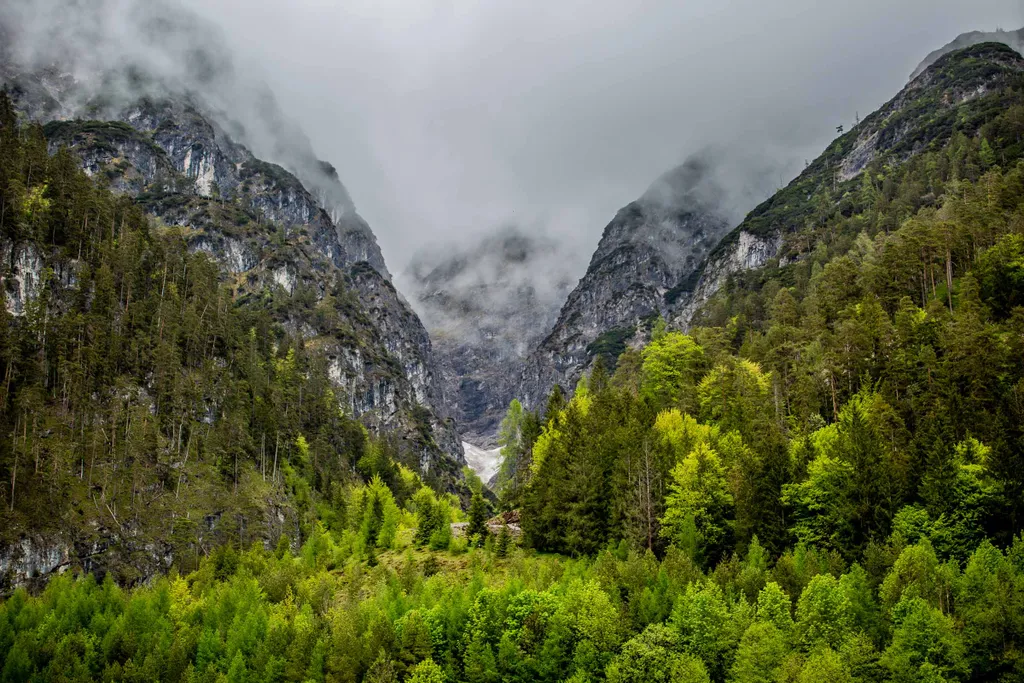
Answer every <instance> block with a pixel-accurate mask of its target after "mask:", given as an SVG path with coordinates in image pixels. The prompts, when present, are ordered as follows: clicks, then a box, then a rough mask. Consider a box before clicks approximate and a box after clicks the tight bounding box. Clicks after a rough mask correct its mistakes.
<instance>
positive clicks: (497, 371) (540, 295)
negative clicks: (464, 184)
mask: <svg viewBox="0 0 1024 683" xmlns="http://www.w3.org/2000/svg"><path fill="white" fill-rule="evenodd" d="M572 258H573V256H572V255H570V254H568V253H567V252H566V249H565V247H564V245H561V244H559V243H557V242H554V241H553V240H550V239H547V238H543V237H538V236H533V235H528V234H525V233H524V232H522V231H520V230H517V229H506V230H503V231H501V232H499V233H497V234H494V235H491V236H488V237H486V238H485V239H483V240H482V241H481V242H480V243H478V244H475V245H473V246H471V247H468V248H465V247H463V248H454V247H453V248H447V249H445V250H444V253H439V254H423V255H420V256H419V257H418V258H417V260H415V261H414V262H413V263H412V264H411V266H410V267H409V269H408V270H407V272H406V273H404V274H403V276H402V278H401V280H402V282H403V284H407V289H408V291H410V292H411V293H412V297H413V301H414V305H415V306H416V308H417V309H418V310H419V311H420V313H421V315H422V317H423V320H424V323H425V324H426V326H427V328H428V329H429V330H430V334H431V338H432V339H433V344H434V352H435V357H436V358H437V361H438V365H439V367H440V369H441V384H442V389H441V390H442V395H443V397H444V402H445V404H447V405H450V406H453V407H454V410H455V412H454V415H453V416H454V418H455V420H456V422H457V424H458V426H459V430H460V432H461V434H462V436H463V438H464V439H465V440H466V441H468V442H470V443H472V444H475V445H477V446H480V447H483V448H489V447H492V446H493V445H494V443H495V437H496V435H497V431H498V425H499V424H500V422H501V419H502V417H504V414H505V411H506V410H507V409H508V405H509V403H510V402H511V401H512V399H513V398H516V397H517V395H518V393H517V392H518V388H519V374H520V371H521V368H522V364H523V362H524V360H525V358H526V356H527V354H528V353H529V351H530V350H531V349H532V348H534V347H535V346H536V345H537V343H538V342H539V341H540V340H541V338H542V337H543V336H544V334H545V333H546V331H547V330H548V329H550V327H551V325H552V323H553V322H554V321H555V318H556V317H557V315H558V307H559V305H560V304H561V302H562V301H564V300H565V296H566V294H567V293H568V291H569V288H570V287H571V281H570V279H569V276H568V275H567V274H566V273H567V271H568V270H569V264H570V263H571V262H572Z"/></svg>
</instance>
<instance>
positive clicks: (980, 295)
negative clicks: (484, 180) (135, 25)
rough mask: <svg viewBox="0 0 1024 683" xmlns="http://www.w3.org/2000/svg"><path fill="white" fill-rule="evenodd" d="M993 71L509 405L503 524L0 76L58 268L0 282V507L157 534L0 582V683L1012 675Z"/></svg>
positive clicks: (1009, 316) (1016, 351) (804, 681)
mask: <svg viewBox="0 0 1024 683" xmlns="http://www.w3.org/2000/svg"><path fill="white" fill-rule="evenodd" d="M966 63H968V64H970V58H968V59H967V62H966ZM996 95H997V97H996V99H994V100H993V101H996V102H998V106H994V107H991V108H989V109H987V110H986V111H985V113H984V118H983V119H978V118H974V119H971V120H964V119H963V118H961V119H960V120H955V119H954V120H953V121H952V122H950V121H947V120H945V119H944V120H942V121H939V122H938V123H937V124H936V125H941V126H947V125H948V126H949V127H950V130H949V135H948V136H946V137H943V138H942V139H943V143H942V144H938V145H932V146H930V147H928V148H927V149H924V150H921V151H919V153H916V154H913V155H909V156H908V155H906V154H904V153H903V152H902V151H900V152H899V153H895V152H894V153H893V154H892V155H891V156H890V157H888V158H879V159H875V160H874V161H873V162H872V163H871V164H869V165H868V167H867V169H866V170H865V171H863V172H862V173H860V174H859V175H858V176H856V177H855V178H853V179H850V180H847V181H844V182H838V180H836V179H835V177H834V172H833V174H831V175H830V176H829V177H827V179H823V180H821V181H820V182H819V184H818V185H817V186H816V187H813V188H810V191H807V188H802V189H801V191H800V192H798V193H794V197H796V198H795V199H793V200H792V201H788V200H787V201H786V202H785V203H780V204H778V205H777V206H776V207H775V208H774V209H773V210H774V211H777V212H780V211H791V212H792V220H789V221H788V222H789V224H790V225H792V226H793V227H792V230H791V231H790V232H789V233H788V234H787V235H786V242H787V249H786V250H785V252H784V257H783V258H779V259H776V260H774V261H773V262H771V263H770V264H769V265H768V266H767V267H765V268H761V269H757V270H754V271H749V272H746V273H741V274H738V275H736V276H734V277H732V278H731V279H730V280H729V282H728V283H727V284H726V286H725V287H724V288H723V289H722V290H721V291H720V292H719V293H718V294H717V295H716V296H715V297H714V298H713V299H712V300H711V301H710V302H709V304H708V305H707V306H706V307H705V308H704V310H703V311H702V313H701V315H700V316H699V318H698V320H697V324H696V325H695V326H694V327H692V328H691V329H690V330H688V331H686V332H685V333H684V332H683V331H680V330H672V329H669V328H668V327H667V326H666V324H665V323H664V322H663V321H660V320H652V322H651V330H650V342H649V343H648V344H646V345H645V346H644V347H643V348H637V349H627V350H626V351H625V352H624V353H623V354H622V355H621V356H620V357H618V358H617V359H614V364H613V367H606V366H605V364H604V363H603V362H601V361H598V362H597V363H596V364H595V366H594V367H593V369H592V371H591V372H590V373H589V376H588V377H587V378H586V380H585V381H583V382H581V383H580V384H579V386H577V387H575V388H573V389H572V390H569V391H565V392H563V391H562V390H561V389H559V388H557V387H556V389H555V390H554V391H553V392H552V394H551V396H550V398H549V399H548V401H547V405H546V406H545V407H544V409H543V410H539V411H531V410H527V409H525V408H524V407H523V406H521V405H520V404H519V403H518V402H513V404H512V406H511V407H510V409H509V412H508V415H507V417H506V419H505V421H504V423H503V424H502V430H501V435H500V437H501V442H502V453H503V456H504V463H503V466H502V471H501V473H500V475H499V481H498V491H497V506H498V507H499V508H500V509H501V510H503V511H513V510H515V511H518V515H519V518H520V519H521V525H522V536H521V537H520V538H513V537H512V535H511V534H510V532H509V529H508V527H502V529H501V531H500V532H499V533H498V534H492V533H490V531H489V530H488V526H487V524H486V519H487V517H488V516H489V515H490V511H489V510H488V503H487V502H486V501H485V498H484V495H483V494H484V491H483V488H482V486H481V484H480V482H479V481H473V480H472V477H470V488H471V489H472V490H473V495H472V502H471V504H470V505H469V506H468V507H469V510H468V514H465V513H463V512H462V510H461V509H460V508H461V505H460V500H459V499H458V498H456V497H455V496H453V495H451V494H448V493H444V492H439V491H436V490H434V489H432V488H431V487H430V486H427V485H425V483H424V482H423V481H422V480H421V479H420V477H419V476H418V475H416V474H414V471H413V468H412V467H411V466H410V465H411V463H408V462H404V460H403V457H404V456H403V455H402V451H401V449H400V448H398V447H396V446H395V445H394V444H391V443H389V442H388V441H387V440H382V439H377V438H371V437H369V436H368V435H367V433H366V431H365V430H364V429H363V427H362V426H361V425H359V424H358V423H356V422H355V421H353V420H351V419H350V418H348V417H346V416H345V415H344V414H342V413H341V412H340V411H339V410H338V407H337V405H338V402H337V401H336V400H335V399H334V398H333V396H332V394H331V389H330V383H329V380H328V378H327V376H326V372H325V370H324V369H323V368H320V367H317V365H316V363H315V362H313V361H311V360H310V356H308V355H307V354H306V353H305V352H304V349H303V347H302V343H301V340H297V339H295V340H293V339H291V338H289V337H288V335H286V334H285V333H284V332H283V331H282V330H281V329H280V328H279V327H277V326H275V325H274V324H273V322H272V320H271V318H270V316H269V315H268V314H267V312H266V308H267V304H269V305H273V302H259V303H253V302H246V303H241V302H237V301H235V300H234V298H233V297H232V292H231V289H230V283H224V282H222V281H221V280H220V279H219V275H218V273H217V270H216V267H215V266H214V265H212V264H211V263H210V262H209V261H208V260H207V259H206V257H205V256H203V255H201V254H190V253H189V252H188V250H187V249H186V247H185V245H184V242H183V240H182V239H181V236H180V234H176V232H175V230H174V229H170V228H167V227H165V226H160V225H156V224H152V223H150V222H149V221H148V220H147V219H146V218H145V216H144V214H143V213H142V212H141V211H140V210H139V209H138V208H137V207H136V206H135V205H133V204H132V202H130V201H129V200H126V199H121V198H117V197H115V196H113V195H111V194H110V193H109V192H108V191H107V190H105V189H103V187H102V179H100V180H99V182H97V181H96V180H90V179H89V178H87V177H86V176H85V175H84V174H83V173H82V172H81V171H80V170H79V168H78V165H77V163H76V161H75V160H74V158H73V157H72V156H71V155H70V154H68V153H67V152H65V151H59V152H57V153H56V154H55V155H53V156H49V155H48V154H47V145H46V141H45V138H44V135H43V131H42V130H41V129H40V128H38V127H33V126H22V125H19V124H18V123H17V121H16V118H15V116H14V114H13V112H12V111H11V109H10V106H9V103H7V102H6V100H4V99H0V200H2V205H0V228H2V231H3V232H2V235H3V243H4V244H5V245H8V247H7V248H9V249H10V250H11V251H10V252H9V253H8V254H5V258H9V259H14V258H23V256H18V255H16V253H15V252H16V251H17V250H19V249H20V250H22V251H21V252H19V253H21V254H25V253H28V252H27V251H26V250H30V251H31V253H32V254H33V255H34V256H32V257H33V258H38V259H40V260H42V261H47V262H53V263H73V264H74V268H73V269H70V270H67V271H59V270H52V269H49V270H48V269H44V270H43V271H42V272H43V277H42V278H41V281H40V282H39V283H38V284H37V285H34V286H35V287H36V288H37V289H36V290H35V292H36V293H35V295H34V296H33V297H32V298H31V299H27V300H25V301H18V302H17V305H18V306H23V309H22V310H21V313H20V315H18V316H13V315H10V314H8V312H7V311H8V306H6V305H5V306H3V307H0V316H4V317H3V318H2V319H0V335H2V338H0V349H2V353H3V356H2V357H0V370H2V371H3V375H2V381H3V384H2V388H0V391H2V393H0V407H2V419H0V427H2V431H0V434H2V435H3V437H4V438H3V439H2V440H0V474H2V476H3V481H4V482H5V486H4V491H3V494H2V495H3V498H2V502H3V503H4V510H3V511H2V512H0V515H3V516H0V523H4V525H5V527H6V528H10V524H9V522H10V520H15V519H19V520H48V522H47V523H50V524H54V525H59V524H62V523H68V522H67V519H66V517H65V516H67V515H70V516H72V517H74V519H75V522H74V523H76V524H81V525H83V526H84V527H88V526H89V525H92V527H94V528H96V529H97V530H100V529H102V528H107V527H110V526H111V525H114V526H117V527H120V526H121V525H125V524H129V520H127V519H126V516H127V515H132V516H136V517H138V518H139V519H137V520H134V525H135V526H137V527H138V528H141V529H144V530H146V531H145V533H146V534H153V536H152V538H161V539H163V538H167V539H168V540H167V543H168V547H169V550H168V553H167V557H168V559H167V560H166V561H164V559H163V558H159V559H158V562H163V563H164V565H162V566H165V568H166V572H165V573H164V572H162V573H164V575H163V576H159V577H157V578H149V577H148V576H138V575H135V574H133V572H132V567H133V566H136V563H146V562H149V563H152V562H153V560H152V559H151V556H152V538H151V537H149V536H144V537H143V538H140V539H139V542H138V543H137V544H135V545H131V544H123V545H122V546H121V547H120V549H118V552H124V553H128V554H127V555H126V557H124V558H123V561H122V562H120V563H117V564H116V565H111V564H110V563H107V564H105V565H104V567H105V568H106V569H107V571H105V572H102V573H101V572H93V573H89V572H88V571H87V570H88V569H89V567H88V566H86V567H73V568H71V569H72V571H70V572H65V573H64V574H63V575H60V576H54V577H52V578H50V580H49V581H48V582H47V584H46V585H45V588H43V587H41V586H36V587H35V590H30V589H27V588H24V587H22V588H18V589H16V590H14V591H11V592H9V593H8V594H7V595H6V597H5V599H4V601H3V602H2V603H0V681H30V680H68V681H72V680H75V681H78V680H80V681H88V680H111V681H115V680H138V681H153V680H167V681H182V680H186V681H193V680H195V681H207V680H208V681H221V680H224V681H292V680H294V681H353V682H355V681H374V682H377V681H415V682H417V683H420V682H426V681H430V682H432V683H433V682H442V681H468V682H471V683H495V682H497V681H523V682H525V681H552V682H555V681H564V680H569V681H573V682H574V683H583V682H585V681H600V680H609V681H620V682H626V681H644V682H651V683H657V682H658V681H665V682H668V681H681V682H690V681H693V682H705V681H707V682H710V681H730V682H736V683H747V682H754V681H758V682H762V681H763V682H768V681H785V682H793V683H817V682H819V681H820V682H821V683H825V682H843V681H850V682H852V681H863V682H865V683H867V682H873V681H878V682H884V681H893V682H900V683H902V682H904V681H906V682H910V681H935V682H940V681H949V682H952V681H1021V680H1024V536H1022V530H1024V438H1022V437H1024V433H1022V430H1024V363H1022V362H1021V361H1022V358H1024V82H1021V81H1020V79H1017V81H1015V82H1013V83H1012V84H1010V85H1008V86H1007V87H1006V88H1004V89H1002V90H1000V92H998V93H996ZM822 177H823V178H824V177H825V176H822ZM797 195H800V196H797ZM800 197H802V199H801V198H800ZM56 255H60V258H56ZM19 291H21V290H19ZM8 295H9V293H8ZM345 296H346V295H345V283H344V282H343V281H339V282H338V284H337V287H336V291H335V292H334V293H332V296H331V297H327V298H325V300H322V301H320V302H315V301H314V302H310V303H309V305H310V306H314V307H316V309H317V311H318V313H319V314H322V315H330V314H331V307H332V306H335V305H343V304H342V303H339V302H343V301H344V300H345ZM428 483H429V482H428ZM211 496H216V497H218V498H219V499H220V504H221V506H222V509H225V510H227V511H226V512H225V513H223V515H222V516H221V518H220V520H219V521H218V524H217V525H216V528H215V529H213V528H212V525H211V524H210V523H209V520H206V519H195V518H193V517H191V516H190V511H191V510H193V509H196V508H197V507H202V504H203V501H204V497H211ZM54 511H59V512H58V514H54ZM75 516H79V517H80V518H79V517H75ZM464 518H468V526H467V527H466V528H465V533H461V527H455V528H454V529H453V527H452V526H451V523H452V522H455V521H461V520H463V519H464ZM254 520H259V523H256V522H254ZM36 523H39V522H36ZM160 529H166V530H167V531H166V532H164V531H160ZM456 529H457V530H459V533H454V530H456ZM2 533H3V532H2V531H0V535H2ZM97 534H98V535H99V531H97ZM4 540H7V541H8V542H12V541H14V539H4ZM102 550H104V549H103V548H97V549H96V552H101V551H102ZM129 551H130V552H129ZM78 570H85V571H78ZM101 574H102V575H101ZM143 578H146V579H148V580H145V581H142V580H141V579H143Z"/></svg>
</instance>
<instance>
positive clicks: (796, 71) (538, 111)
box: [12, 0, 1024, 275]
mask: <svg viewBox="0 0 1024 683" xmlns="http://www.w3.org/2000/svg"><path fill="white" fill-rule="evenodd" d="M12 1H13V0H12ZM43 1H44V0H39V2H40V3H41V2H43ZM47 1H51V2H52V1H54V0H47ZM65 1H71V2H74V3H75V4H77V5H78V6H79V8H80V9H81V8H87V7H89V4H90V3H89V2H79V0H65ZM104 1H105V2H106V4H107V6H114V7H117V6H119V3H120V5H124V4H125V3H130V2H132V1H133V0H104ZM135 1H136V2H137V1H139V0H135ZM174 1H175V2H180V3H181V4H183V5H185V6H187V7H189V8H190V9H192V10H193V11H194V12H195V13H197V14H198V15H200V16H202V17H205V18H207V19H209V20H211V21H212V22H213V23H215V24H217V25H219V26H220V28H221V31H222V33H223V40H224V41H225V43H226V46H225V47H226V48H228V49H229V50H230V51H231V52H233V53H234V56H235V61H236V62H237V63H238V64H240V65H243V66H244V68H245V69H246V70H249V71H252V72H254V73H258V74H259V75H260V78H262V79H263V80H265V81H266V83H267V84H268V85H269V86H270V88H271V90H273V92H274V93H275V94H276V96H277V100H278V103H279V105H280V107H281V108H282V109H283V110H284V113H285V114H286V115H287V116H288V117H290V118H292V119H294V120H296V121H297V122H298V123H299V125H300V126H301V128H303V129H304V131H305V133H306V134H307V135H308V137H309V138H310V139H311V141H312V143H313V149H314V151H315V153H316V154H317V155H318V156H319V157H321V158H323V159H326V160H328V161H330V162H331V163H332V164H334V166H336V167H337V169H338V172H339V174H340V177H341V179H342V181H343V182H344V183H345V185H346V186H347V188H348V190H349V193H350V194H351V196H352V199H353V200H354V202H355V204H356V206H357V207H358V209H359V212H360V213H361V214H362V215H363V217H364V218H365V219H366V220H367V221H368V222H369V223H370V225H371V226H372V228H373V230H374V232H375V233H376V235H377V238H378V241H379V243H380V245H381V247H382V249H383V251H384V256H385V258H386V260H387V261H388V264H389V266H390V268H391V270H392V271H395V272H401V271H402V270H403V269H404V267H405V266H406V264H407V263H408V262H409V261H410V259H412V257H413V256H414V255H415V254H416V253H417V252H419V251H420V250H422V249H424V248H426V247H431V246H433V247H436V246H437V245H438V244H445V243H453V244H456V245H460V244H468V243H470V242H473V241H475V240H476V239H479V238H481V237H482V236H484V235H486V234H488V233H491V232H493V231H494V230H496V229H499V228H501V227H504V226H508V225H516V226H519V227H520V228H521V229H524V230H526V231H536V232H542V233H545V234H548V235H550V236H553V237H555V238H557V239H562V240H564V241H567V242H568V243H570V244H571V245H572V246H573V249H572V250H571V251H572V253H573V254H574V255H575V257H576V258H570V257H567V259H568V260H572V263H567V265H566V267H567V268H569V269H574V270H576V271H578V272H577V275H582V269H584V268H585V267H586V263H587V261H588V260H589V257H590V254H591V253H592V252H593V250H594V248H595V247H596V245H597V241H598V239H599V238H600V235H601V232H602V230H603V228H604V226H605V225H606V224H607V223H608V221H609V220H611V218H612V217H613V216H614V214H615V212H616V210H617V209H619V208H620V207H622V206H624V205H625V204H627V203H628V202H630V201H631V200H633V199H635V198H637V197H639V196H640V195H642V194H643V193H644V191H645V190H646V188H647V187H648V186H649V185H650V184H651V183H652V182H653V181H654V180H655V179H656V178H658V177H659V176H660V175H661V174H662V173H664V172H666V171H668V170H669V169H671V168H672V167H674V166H676V165H678V164H679V163H681V162H682V161H683V160H684V159H685V158H686V157H687V156H688V155H689V154H692V153H695V152H697V151H699V150H700V149H702V148H704V147H706V146H708V145H713V146H717V147H718V148H720V149H727V148H732V149H734V150H742V152H743V154H744V155H746V156H747V157H753V158H763V159H764V160H765V163H764V164H763V165H764V166H765V167H769V168H773V169H775V170H773V171H772V173H773V175H777V176H778V179H777V182H775V181H773V183H772V184H773V185H777V186H779V187H781V186H782V185H784V184H785V183H786V182H788V180H789V179H790V178H791V176H792V175H793V174H795V172H796V171H797V170H798V169H799V168H801V167H802V166H803V162H804V160H805V159H813V158H814V157H815V156H817V154H818V153H819V152H820V151H821V150H822V149H823V148H824V147H825V145H826V144H827V143H828V141H829V140H830V139H832V138H833V137H834V136H835V129H836V126H838V125H840V124H843V125H846V126H847V127H849V126H850V125H852V123H853V122H854V119H855V117H856V116H857V114H858V113H859V114H860V115H861V116H864V115H866V114H868V113H870V112H871V111H872V110H874V109H875V108H877V107H878V106H879V105H881V104H882V103H883V102H885V101H886V100H888V99H889V98H891V97H892V96H893V95H895V94H896V92H897V91H898V90H899V89H900V88H901V87H902V86H903V85H904V84H905V83H906V80H907V78H908V76H909V74H910V73H911V71H912V70H913V69H914V67H915V66H916V65H917V64H918V63H919V62H920V61H921V59H923V58H924V57H925V55H926V54H927V53H928V52H930V51H931V50H933V49H935V48H938V47H940V46H942V45H943V44H945V43H947V42H949V41H950V40H952V39H953V38H954V37H956V35H958V34H959V33H962V32H964V31H968V30H974V29H981V30H994V29H995V28H997V27H1002V28H1004V29H1017V28H1020V27H1021V26H1024V0H970V1H967V0H899V1H898V2H893V1H892V0H860V1H859V2H856V3H821V2H820V0H674V1H663V0H556V1H554V2H552V0H543V1H535V0H516V1H514V2H501V1H495V0H417V1H415V2H414V1H413V0H287V1H286V0H276V1H269V0H174ZM37 6H38V4H37V3H36V2H35V0H33V2H32V3H31V5H29V7H33V8H34V7H37ZM204 39H209V38H208V37H207V36H204ZM138 49H140V50H141V49H145V46H144V45H142V46H139V47H138ZM751 208H752V207H751Z"/></svg>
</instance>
